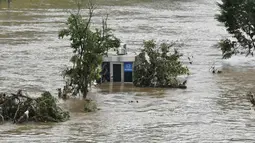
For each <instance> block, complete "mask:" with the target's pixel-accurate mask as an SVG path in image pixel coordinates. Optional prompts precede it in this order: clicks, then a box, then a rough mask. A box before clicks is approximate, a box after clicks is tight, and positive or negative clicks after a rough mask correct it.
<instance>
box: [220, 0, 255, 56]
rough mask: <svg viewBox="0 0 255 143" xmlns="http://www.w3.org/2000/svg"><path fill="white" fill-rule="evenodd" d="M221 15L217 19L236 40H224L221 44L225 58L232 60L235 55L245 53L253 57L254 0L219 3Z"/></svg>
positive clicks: (228, 0)
mask: <svg viewBox="0 0 255 143" xmlns="http://www.w3.org/2000/svg"><path fill="white" fill-rule="evenodd" d="M218 6H219V8H220V10H221V11H220V14H219V15H216V19H217V20H218V21H219V22H222V23H223V24H224V25H225V27H226V28H227V31H228V32H229V33H230V34H231V35H232V36H233V37H234V38H235V39H236V41H237V43H236V42H235V41H233V42H232V41H231V40H229V39H226V40H222V41H221V42H220V43H219V46H220V48H221V49H222V52H223V58H230V57H231V56H232V55H233V54H237V53H243V52H239V51H238V49H239V50H244V51H245V52H246V55H247V56H248V55H250V54H252V55H253V52H252V50H254V48H255V45H254V34H255V33H254V32H255V29H254V28H255V1H254V0H222V3H218Z"/></svg>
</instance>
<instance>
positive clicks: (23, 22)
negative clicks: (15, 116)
mask: <svg viewBox="0 0 255 143" xmlns="http://www.w3.org/2000/svg"><path fill="white" fill-rule="evenodd" d="M15 3H17V1H15V0H13V5H12V7H11V9H9V10H8V9H7V8H5V7H6V4H5V3H4V2H2V3H0V5H1V6H0V91H4V92H11V91H14V90H17V89H20V88H21V89H25V90H26V91H27V92H30V93H39V92H41V91H43V90H49V91H51V92H53V93H56V88H58V87H60V86H62V85H63V80H62V77H61V76H60V74H61V71H62V70H63V69H64V68H65V66H67V65H68V61H69V58H70V54H71V50H70V48H68V45H69V43H68V41H67V39H65V40H59V39H58V37H57V34H58V31H59V30H60V29H61V28H63V27H64V26H65V25H64V22H65V21H66V19H67V17H68V15H69V13H68V11H71V9H69V10H66V9H62V8H61V7H59V8H58V7H56V5H54V6H52V7H54V8H50V7H51V5H49V6H48V8H40V7H39V6H40V5H39V6H38V5H36V6H33V5H32V6H31V5H29V6H27V7H26V5H25V4H24V5H25V6H23V5H22V6H21V5H19V4H16V5H15ZM42 4H44V5H47V4H45V3H43V1H42ZM111 5H114V6H111ZM217 12H218V9H217V6H216V0H186V1H184V0H172V1H171V0H157V1H155V2H152V1H146V0H144V1H135V0H133V1H130V3H128V2H124V1H119V2H117V1H109V3H107V2H104V3H103V4H102V5H100V6H98V9H97V10H96V15H95V17H94V19H93V22H95V23H96V25H95V26H98V24H100V22H101V18H102V16H105V14H106V13H109V20H108V24H109V26H110V27H112V28H113V29H114V30H115V31H114V33H115V34H116V35H117V36H118V37H119V38H120V39H121V40H122V41H123V42H125V43H127V45H128V48H129V49H130V52H132V51H138V49H139V48H140V47H141V44H142V41H143V40H150V39H155V40H156V41H158V42H160V41H176V40H177V41H178V42H179V43H181V45H182V46H181V47H180V50H181V52H183V53H184V55H185V57H187V56H191V55H193V57H194V58H193V64H192V65H188V66H189V68H190V70H191V75H190V76H189V77H188V84H187V86H188V88H187V89H186V90H179V89H168V90H166V89H149V88H135V87H133V86H132V85H121V84H117V85H111V84H106V85H101V86H100V87H98V88H96V89H94V90H93V92H92V93H90V94H91V97H93V98H94V99H95V100H96V101H97V102H98V106H99V107H100V108H101V110H99V111H98V112H97V113H89V114H84V113H82V112H80V111H81V108H82V103H81V101H77V100H69V101H68V102H67V103H63V101H60V102H61V103H63V104H65V106H66V108H67V109H69V110H70V111H71V112H72V116H71V120H69V121H67V122H64V123H58V124H40V125H33V124H28V125H18V126H17V125H13V124H5V125H2V126H1V127H0V138H1V140H0V142H85V141H86V142H255V139H254V134H255V125H254V123H255V112H254V110H253V109H252V108H251V106H250V104H249V102H248V101H247V99H246V98H245V96H244V93H245V92H246V91H247V90H252V89H253V88H254V84H253V83H254V81H255V76H254V75H255V74H254V68H253V66H254V64H253V63H254V59H253V58H244V57H234V58H232V59H229V60H225V61H222V60H221V53H220V51H219V50H218V49H216V48H215V47H214V46H213V45H214V44H215V43H216V42H217V41H219V40H220V39H221V38H224V37H227V36H228V35H227V33H226V31H225V29H224V27H222V26H221V25H220V24H219V23H218V22H217V21H216V20H215V19H214V15H215V14H216V13H217ZM185 57H184V58H183V60H184V61H186V58H185ZM212 64H215V65H216V66H217V67H219V68H221V69H222V70H223V74H219V75H212V74H211V73H210V72H209V68H210V66H211V65H212ZM130 100H135V101H138V103H129V102H128V101H130Z"/></svg>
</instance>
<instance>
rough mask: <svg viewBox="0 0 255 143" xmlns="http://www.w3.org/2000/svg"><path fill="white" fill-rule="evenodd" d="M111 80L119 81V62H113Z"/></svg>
mask: <svg viewBox="0 0 255 143" xmlns="http://www.w3.org/2000/svg"><path fill="white" fill-rule="evenodd" d="M113 82H121V64H113Z"/></svg>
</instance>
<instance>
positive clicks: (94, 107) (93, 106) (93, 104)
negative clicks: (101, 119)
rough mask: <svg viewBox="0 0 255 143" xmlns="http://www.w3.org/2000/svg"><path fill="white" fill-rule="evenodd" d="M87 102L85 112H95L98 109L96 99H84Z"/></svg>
mask: <svg viewBox="0 0 255 143" xmlns="http://www.w3.org/2000/svg"><path fill="white" fill-rule="evenodd" d="M84 101H85V104H84V111H85V112H95V111H97V104H96V102H95V101H92V100H88V99H87V100H84Z"/></svg>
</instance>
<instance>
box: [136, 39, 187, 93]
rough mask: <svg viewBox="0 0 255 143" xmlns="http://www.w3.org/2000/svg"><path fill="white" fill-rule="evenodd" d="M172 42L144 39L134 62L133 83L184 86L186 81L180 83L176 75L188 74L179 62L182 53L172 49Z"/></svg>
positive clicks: (139, 84)
mask: <svg viewBox="0 0 255 143" xmlns="http://www.w3.org/2000/svg"><path fill="white" fill-rule="evenodd" d="M174 45H175V44H174V43H172V44H167V43H162V44H160V45H159V46H158V45H156V43H155V41H153V40H150V41H144V46H143V49H142V50H141V53H140V54H139V55H138V56H137V57H136V59H135V63H134V81H133V83H134V85H135V86H138V87H168V88H186V85H185V84H186V81H184V82H182V83H180V82H179V81H178V80H177V79H176V77H177V76H178V75H184V74H189V70H188V68H187V67H184V66H183V64H182V63H181V62H180V57H181V56H182V54H180V53H179V52H178V50H177V49H174Z"/></svg>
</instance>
